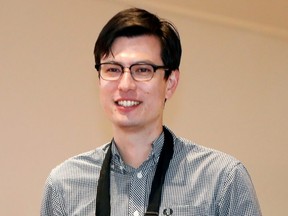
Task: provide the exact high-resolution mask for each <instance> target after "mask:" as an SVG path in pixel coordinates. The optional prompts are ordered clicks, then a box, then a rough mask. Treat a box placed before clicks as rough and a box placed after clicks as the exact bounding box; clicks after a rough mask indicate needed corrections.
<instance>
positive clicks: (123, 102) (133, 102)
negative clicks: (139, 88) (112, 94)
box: [118, 100, 140, 107]
mask: <svg viewBox="0 0 288 216" xmlns="http://www.w3.org/2000/svg"><path fill="white" fill-rule="evenodd" d="M139 103H140V102H138V101H130V100H124V101H118V104H119V105H121V106H124V107H131V106H135V105H138V104H139Z"/></svg>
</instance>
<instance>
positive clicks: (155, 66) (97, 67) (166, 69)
mask: <svg viewBox="0 0 288 216" xmlns="http://www.w3.org/2000/svg"><path fill="white" fill-rule="evenodd" d="M105 64H112V65H117V66H119V67H120V68H121V75H120V76H119V77H118V78H117V79H105V78H103V77H102V76H101V66H102V65H105ZM135 65H149V66H151V67H152V68H153V74H152V76H151V77H150V78H149V79H144V80H137V79H135V77H134V73H133V72H132V71H131V68H132V67H133V66H135ZM125 68H127V69H129V72H130V74H131V77H132V78H133V80H135V81H137V82H145V81H149V80H151V79H152V78H153V77H154V74H155V72H156V71H157V70H158V69H163V70H164V72H166V71H169V68H167V67H166V66H164V65H155V64H151V63H144V62H143V63H142V62H140V63H135V64H131V65H130V66H129V67H124V66H123V65H122V64H120V63H117V62H103V63H100V64H95V69H96V70H97V71H98V73H99V78H100V77H101V78H102V79H103V80H106V81H116V80H119V79H120V77H122V75H123V73H125V71H124V69H125Z"/></svg>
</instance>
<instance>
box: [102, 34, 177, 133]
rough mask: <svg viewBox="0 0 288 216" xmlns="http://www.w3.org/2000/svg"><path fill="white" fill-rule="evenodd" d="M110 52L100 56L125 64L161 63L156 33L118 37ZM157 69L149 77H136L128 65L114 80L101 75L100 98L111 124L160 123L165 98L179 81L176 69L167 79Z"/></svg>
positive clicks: (142, 125) (136, 125) (142, 124)
mask: <svg viewBox="0 0 288 216" xmlns="http://www.w3.org/2000/svg"><path fill="white" fill-rule="evenodd" d="M111 51H112V54H111V53H110V55H109V56H106V57H104V58H102V59H101V63H103V62H117V63H119V64H121V65H123V66H124V67H129V66H130V65H131V64H134V63H149V64H154V65H163V62H162V59H161V47H160V41H159V40H158V38H157V37H155V36H148V35H144V36H137V37H130V38H128V37H119V38H117V39H116V40H115V41H114V43H113V45H112V49H111ZM164 73H165V72H164V70H163V69H158V70H157V71H156V72H155V73H154V76H153V78H152V79H151V80H149V81H142V82H139V81H135V80H134V79H133V78H132V76H131V74H130V71H129V69H127V68H126V69H125V73H123V74H122V76H121V77H120V78H119V80H116V81H106V80H103V79H101V78H100V81H99V87H100V101H101V104H102V107H103V109H104V110H105V112H106V114H107V115H108V117H109V119H110V120H111V122H112V124H113V126H114V127H120V128H127V129H128V128H129V129H133V130H137V129H141V128H142V129H143V128H145V127H150V128H151V127H152V128H156V127H162V124H163V123H162V115H163V109H164V101H165V98H167V99H169V98H170V97H171V96H172V94H173V92H174V90H175V89H176V86H177V82H178V71H173V72H172V75H171V76H170V77H169V78H168V80H165V79H164Z"/></svg>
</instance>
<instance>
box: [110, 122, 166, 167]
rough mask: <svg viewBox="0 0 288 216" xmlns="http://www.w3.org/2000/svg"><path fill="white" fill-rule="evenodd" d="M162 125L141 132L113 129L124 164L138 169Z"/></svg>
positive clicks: (147, 154)
mask: <svg viewBox="0 0 288 216" xmlns="http://www.w3.org/2000/svg"><path fill="white" fill-rule="evenodd" d="M162 130H163V128H162V125H161V126H160V127H157V128H150V129H149V128H145V129H141V130H135V129H127V128H118V127H117V128H116V127H115V128H114V130H113V133H114V140H115V142H116V145H117V149H118V151H119V153H120V155H121V157H122V159H123V160H124V162H125V163H126V164H128V165H129V166H132V167H134V168H138V167H139V166H140V165H141V164H142V163H143V162H144V161H145V160H146V159H147V158H148V156H149V154H150V152H151V150H152V143H153V141H154V140H155V139H156V138H157V137H158V136H159V135H160V134H161V132H162Z"/></svg>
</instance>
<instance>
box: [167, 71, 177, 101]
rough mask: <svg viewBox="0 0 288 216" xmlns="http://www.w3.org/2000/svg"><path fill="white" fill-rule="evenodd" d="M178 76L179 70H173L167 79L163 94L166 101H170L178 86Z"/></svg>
mask: <svg viewBox="0 0 288 216" xmlns="http://www.w3.org/2000/svg"><path fill="white" fill-rule="evenodd" d="M179 76H180V72H179V70H173V71H172V73H171V74H170V76H169V77H168V79H167V84H166V94H165V99H166V100H167V99H170V98H171V97H172V95H173V94H174V92H175V90H176V88H177V86H178V82H179Z"/></svg>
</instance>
